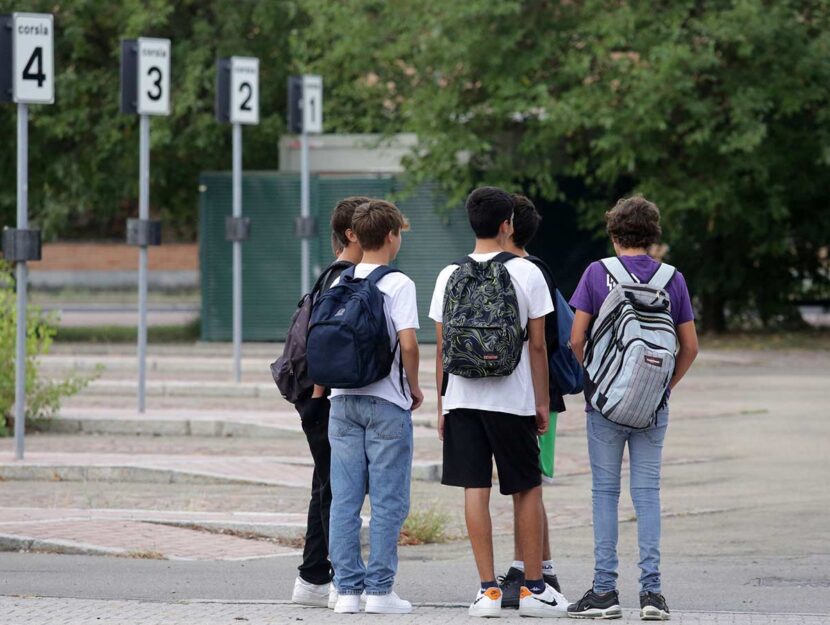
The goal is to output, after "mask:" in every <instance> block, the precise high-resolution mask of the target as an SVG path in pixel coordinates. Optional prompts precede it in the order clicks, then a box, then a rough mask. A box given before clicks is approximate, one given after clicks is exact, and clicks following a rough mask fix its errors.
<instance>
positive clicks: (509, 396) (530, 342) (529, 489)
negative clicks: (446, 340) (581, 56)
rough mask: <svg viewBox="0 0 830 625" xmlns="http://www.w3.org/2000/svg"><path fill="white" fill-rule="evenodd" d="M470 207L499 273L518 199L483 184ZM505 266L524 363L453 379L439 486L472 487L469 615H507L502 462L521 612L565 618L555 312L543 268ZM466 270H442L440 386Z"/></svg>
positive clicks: (444, 417)
mask: <svg viewBox="0 0 830 625" xmlns="http://www.w3.org/2000/svg"><path fill="white" fill-rule="evenodd" d="M466 209H467V216H468V218H469V221H470V227H471V228H472V230H473V232H474V234H475V237H476V242H475V249H474V250H473V253H472V254H470V256H469V260H468V261H467V262H474V263H479V264H482V265H484V267H489V268H490V269H492V268H493V266H492V265H486V263H489V262H490V261H491V260H493V259H494V258H495V257H496V256H497V255H498V254H499V253H501V252H502V251H503V249H504V246H505V244H506V242H507V239H508V238H509V236H510V234H511V233H512V231H513V228H512V225H511V221H512V218H513V199H512V197H511V196H510V194H509V193H507V192H505V191H503V190H501V189H498V188H495V187H481V188H478V189H476V190H474V191H473V192H472V193H471V194H470V195H469V197H468V198H467V202H466ZM494 262H498V261H494ZM504 268H505V269H506V270H507V273H508V274H509V279H510V281H511V283H512V285H513V287H514V289H513V290H514V291H515V295H516V300H517V302H518V313H519V321H520V322H521V325H522V327H523V329H526V331H527V341H523V343H522V345H521V352H520V356H521V357H520V359H519V362H518V364H517V365H516V367H515V369H514V370H513V371H512V373H510V374H509V375H504V376H500V377H495V376H488V377H479V378H468V377H461V376H458V375H449V376H448V380H447V386H446V394H445V396H444V398H443V400H442V398H441V396H440V393H439V398H438V436H439V438H441V440H443V442H444V469H443V476H442V479H441V483H442V484H446V485H450V486H460V487H463V488H464V508H465V516H466V521H467V532H468V534H469V536H470V543H471V545H472V548H473V554H474V556H475V560H476V566H477V568H478V573H479V578H480V580H481V587H480V588H479V590H478V593H477V596H476V599H475V601H474V602H473V603H472V605H471V606H470V608H469V614H470V615H471V616H499V615H500V613H501V600H502V593H501V590H500V589H499V587H498V584H497V583H496V575H495V571H494V566H493V532H492V525H491V520H490V509H489V503H490V490H491V487H492V473H493V457H494V456H495V459H496V466H497V468H498V472H499V490H500V491H501V493H502V494H504V495H516V508H517V517H518V519H519V527H518V529H519V535H520V538H521V541H522V544H521V547H522V553H523V555H524V559H525V571H526V574H527V575H526V577H527V579H526V581H525V584H524V585H523V586H522V588H521V591H520V605H519V614H521V615H523V616H561V615H563V614H564V612H565V608H566V604H567V600H566V599H565V598H564V597H563V596H562V595H561V594H560V593H558V592H557V591H556V590H554V589H553V588H551V587H550V586H548V585H547V584H546V583H545V581H544V579H543V578H542V519H541V515H540V511H541V506H542V503H541V483H542V476H541V471H540V469H539V444H538V441H537V438H536V436H537V435H538V434H542V433H544V432H545V431H546V430H547V427H548V410H549V407H550V406H549V402H550V399H549V397H548V366H547V351H546V348H545V319H544V318H545V315H547V314H548V313H550V312H552V311H553V303H552V301H551V297H550V293H549V292H548V288H547V284H546V283H545V279H544V277H543V276H542V272H541V271H540V270H539V268H538V267H536V266H535V265H533V264H532V263H530V262H529V261H527V260H524V259H522V258H511V259H510V260H506V261H505V262H504ZM459 269H460V267H459V265H455V264H453V265H449V266H448V267H446V268H445V269H444V270H443V271H441V273H440V274H439V276H438V280H437V282H436V284H435V291H434V293H433V296H432V304H431V306H430V311H429V316H430V317H431V318H432V319H433V320H434V321H435V322H436V334H437V339H438V345H437V351H436V383H437V385H438V388H439V389H441V388H442V386H443V359H442V350H443V332H444V328H443V323H444V316H445V313H452V312H453V309H452V302H451V301H450V300H449V298H446V299H447V302H446V303H447V304H449V306H448V307H447V308H446V310H445V291H446V290H447V287H448V284H452V283H451V282H450V278H451V276H452V274H453V273H454V272H455V271H457V270H459ZM473 269H475V268H473ZM496 269H498V268H496ZM500 296H501V294H495V296H494V297H500ZM500 304H503V302H493V301H487V302H481V305H482V306H485V307H486V306H488V305H491V306H492V307H493V308H495V307H497V306H499V305H500ZM510 304H511V306H512V302H511V303H510ZM489 357H490V356H489V355H485V358H489Z"/></svg>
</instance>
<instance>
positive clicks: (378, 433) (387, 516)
mask: <svg viewBox="0 0 830 625" xmlns="http://www.w3.org/2000/svg"><path fill="white" fill-rule="evenodd" d="M329 442H330V443H331V494H332V501H331V517H330V527H329V543H330V544H329V557H330V558H331V564H332V568H333V569H334V585H335V587H336V588H337V590H338V592H339V593H340V594H343V595H359V594H361V593H362V592H363V591H364V590H365V592H366V594H367V595H385V594H388V593H389V592H391V591H392V586H393V585H394V583H395V573H396V572H397V570H398V537H399V535H400V532H401V526H402V525H403V522H404V520H405V519H406V516H407V514H409V481H410V477H411V475H412V413H411V412H410V411H409V410H403V409H402V408H400V407H399V406H396V405H395V404H393V403H391V402H388V401H386V400H385V399H381V398H380V397H374V396H371V395H339V396H337V397H333V398H332V400H331V414H330V416H329ZM367 492H368V493H369V501H370V502H371V504H372V520H371V523H370V526H369V563H368V566H367V565H366V564H364V562H363V558H362V556H361V554H360V526H361V519H360V509H361V508H362V507H363V501H364V499H365V497H366V493H367Z"/></svg>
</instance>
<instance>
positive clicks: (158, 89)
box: [137, 37, 170, 115]
mask: <svg viewBox="0 0 830 625" xmlns="http://www.w3.org/2000/svg"><path fill="white" fill-rule="evenodd" d="M137 78H138V94H137V96H138V98H137V101H138V114H139V115H169V114H170V40H169V39H151V38H148V37H141V38H139V39H138V76H137Z"/></svg>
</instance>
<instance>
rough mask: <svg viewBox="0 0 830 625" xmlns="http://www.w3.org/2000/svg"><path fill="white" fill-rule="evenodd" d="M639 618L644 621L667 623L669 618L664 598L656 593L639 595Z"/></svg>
mask: <svg viewBox="0 0 830 625" xmlns="http://www.w3.org/2000/svg"><path fill="white" fill-rule="evenodd" d="M640 618H641V619H642V620H644V621H668V620H669V619H670V618H671V615H670V614H669V606H668V604H667V603H666V598H665V597H664V596H663V595H661V594H660V593H657V592H644V593H643V594H641V595H640Z"/></svg>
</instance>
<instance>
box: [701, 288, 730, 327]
mask: <svg viewBox="0 0 830 625" xmlns="http://www.w3.org/2000/svg"><path fill="white" fill-rule="evenodd" d="M701 303H702V304H703V311H702V312H703V320H702V323H701V330H702V331H703V332H704V333H705V334H712V333H713V334H722V333H723V332H725V331H726V313H725V312H724V301H723V297H721V296H720V295H718V294H716V293H705V294H704V295H703V296H702V297H701Z"/></svg>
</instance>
